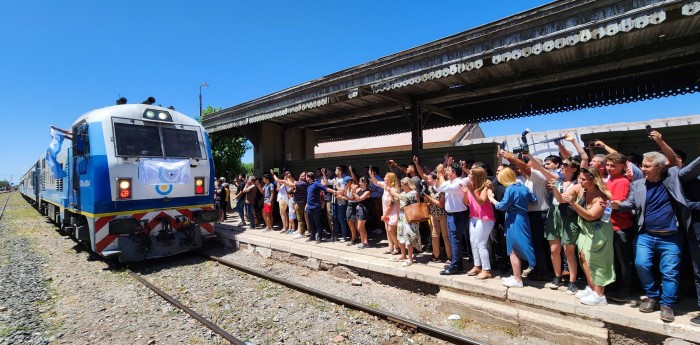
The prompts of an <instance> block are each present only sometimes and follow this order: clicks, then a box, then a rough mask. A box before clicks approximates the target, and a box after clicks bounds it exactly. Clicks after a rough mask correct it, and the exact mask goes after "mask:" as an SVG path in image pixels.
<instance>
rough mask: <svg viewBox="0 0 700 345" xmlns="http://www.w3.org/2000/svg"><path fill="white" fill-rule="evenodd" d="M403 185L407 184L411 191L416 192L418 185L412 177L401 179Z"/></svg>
mask: <svg viewBox="0 0 700 345" xmlns="http://www.w3.org/2000/svg"><path fill="white" fill-rule="evenodd" d="M401 183H405V184H406V185H407V186H408V188H410V189H411V190H416V185H415V184H414V183H413V180H412V179H411V178H410V177H404V178H402V179H401Z"/></svg>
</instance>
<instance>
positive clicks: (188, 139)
mask: <svg viewBox="0 0 700 345" xmlns="http://www.w3.org/2000/svg"><path fill="white" fill-rule="evenodd" d="M162 131H163V146H164V147H165V155H166V156H168V157H199V156H201V152H200V151H199V138H197V132H195V131H188V130H185V129H176V128H162Z"/></svg>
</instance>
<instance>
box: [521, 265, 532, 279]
mask: <svg viewBox="0 0 700 345" xmlns="http://www.w3.org/2000/svg"><path fill="white" fill-rule="evenodd" d="M533 268H534V267H532V266H530V267H528V268H526V269H524V270H523V274H522V276H523V278H527V276H528V275H529V274H530V272H532V269H533Z"/></svg>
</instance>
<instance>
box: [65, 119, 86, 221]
mask: <svg viewBox="0 0 700 345" xmlns="http://www.w3.org/2000/svg"><path fill="white" fill-rule="evenodd" d="M73 138H74V139H73V162H72V163H73V167H72V168H73V169H71V170H72V176H71V180H72V188H71V193H70V197H69V198H70V200H69V202H70V205H71V206H72V207H73V208H75V209H77V210H78V211H80V210H81V209H82V207H81V203H80V200H81V197H80V194H81V193H80V189H81V180H84V181H88V169H87V166H88V164H87V163H88V157H89V156H90V149H89V143H88V125H87V123H84V122H83V123H81V124H78V125H76V126H74V127H73Z"/></svg>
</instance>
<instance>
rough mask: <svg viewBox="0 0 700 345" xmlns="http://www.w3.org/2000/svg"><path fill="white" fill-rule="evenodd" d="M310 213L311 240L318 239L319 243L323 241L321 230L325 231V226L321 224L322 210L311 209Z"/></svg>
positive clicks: (318, 208) (317, 208)
mask: <svg viewBox="0 0 700 345" xmlns="http://www.w3.org/2000/svg"><path fill="white" fill-rule="evenodd" d="M308 212H309V225H311V229H310V232H311V234H310V238H311V239H316V240H318V241H320V240H321V238H322V236H321V229H323V224H322V223H321V214H322V212H321V208H320V207H316V208H311V209H309V210H308Z"/></svg>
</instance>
